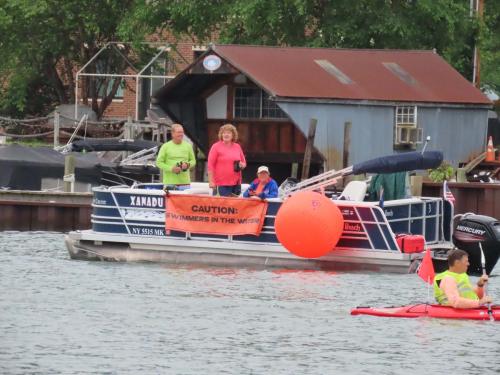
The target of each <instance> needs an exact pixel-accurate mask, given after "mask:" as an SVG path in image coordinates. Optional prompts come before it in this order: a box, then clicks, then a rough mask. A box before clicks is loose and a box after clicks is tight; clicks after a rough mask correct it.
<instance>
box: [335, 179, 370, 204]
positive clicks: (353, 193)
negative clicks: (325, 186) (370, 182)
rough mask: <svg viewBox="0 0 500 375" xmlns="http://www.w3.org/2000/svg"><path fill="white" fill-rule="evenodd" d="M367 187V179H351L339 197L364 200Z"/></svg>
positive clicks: (347, 199) (349, 199) (348, 199)
mask: <svg viewBox="0 0 500 375" xmlns="http://www.w3.org/2000/svg"><path fill="white" fill-rule="evenodd" d="M367 189H368V186H367V184H366V182H365V181H350V182H349V183H348V184H347V185H346V187H345V188H344V190H343V191H342V194H340V196H339V199H340V200H346V201H356V202H362V201H363V200H364V199H365V195H366V190H367Z"/></svg>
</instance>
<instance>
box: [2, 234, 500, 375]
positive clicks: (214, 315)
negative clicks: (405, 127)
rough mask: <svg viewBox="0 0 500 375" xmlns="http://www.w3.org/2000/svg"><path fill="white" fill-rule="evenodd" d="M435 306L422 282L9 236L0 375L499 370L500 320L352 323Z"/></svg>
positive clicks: (496, 292)
mask: <svg viewBox="0 0 500 375" xmlns="http://www.w3.org/2000/svg"><path fill="white" fill-rule="evenodd" d="M495 273H496V274H498V270H496V272H495ZM490 284H491V286H490V294H491V295H492V296H493V297H494V299H495V301H497V303H498V301H500V278H499V277H496V278H495V277H493V278H492V279H491V283H490ZM426 298H427V289H426V284H425V283H424V282H422V281H421V280H420V279H419V278H418V277H417V276H415V275H390V274H349V273H329V272H319V271H314V272H304V271H302V272H301V271H284V270H259V271H256V270H249V269H231V268H208V267H205V268H200V267H178V266H166V265H160V264H143V263H140V264H139V263H107V262H86V261H73V260H70V259H69V257H68V255H67V253H66V250H65V248H64V244H63V235H62V234H57V233H38V232H37V233H33V232H32V233H16V232H0V373H2V374H59V373H63V374H364V373H366V374H425V373H430V372H431V371H433V372H437V373H443V371H444V372H446V373H450V374H451V373H462V374H483V375H484V374H494V373H500V366H499V365H500V324H499V323H491V322H474V321H452V320H432V319H389V318H385V319H384V318H375V317H359V316H358V317H353V316H350V315H349V311H350V309H351V308H352V307H355V306H357V305H364V306H367V305H379V306H384V305H401V304H408V303H412V302H421V301H425V300H426Z"/></svg>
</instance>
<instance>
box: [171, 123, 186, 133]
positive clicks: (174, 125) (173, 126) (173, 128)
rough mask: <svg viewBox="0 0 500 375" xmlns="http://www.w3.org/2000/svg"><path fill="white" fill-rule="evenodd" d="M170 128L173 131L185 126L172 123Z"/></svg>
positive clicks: (182, 128)
mask: <svg viewBox="0 0 500 375" xmlns="http://www.w3.org/2000/svg"><path fill="white" fill-rule="evenodd" d="M170 129H171V131H172V132H174V131H175V130H177V129H181V130H184V127H183V126H182V125H181V124H172V126H171V127H170Z"/></svg>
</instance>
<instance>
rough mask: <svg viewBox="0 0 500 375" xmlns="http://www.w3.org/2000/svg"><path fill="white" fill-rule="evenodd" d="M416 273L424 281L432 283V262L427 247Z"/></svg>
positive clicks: (433, 274) (433, 273)
mask: <svg viewBox="0 0 500 375" xmlns="http://www.w3.org/2000/svg"><path fill="white" fill-rule="evenodd" d="M417 273H418V276H419V277H420V278H421V279H422V280H424V281H425V282H426V283H429V284H432V283H433V282H434V276H435V272H434V265H433V264H432V258H431V252H430V251H429V248H427V249H426V250H425V255H424V259H422V263H420V267H419V268H418V271H417Z"/></svg>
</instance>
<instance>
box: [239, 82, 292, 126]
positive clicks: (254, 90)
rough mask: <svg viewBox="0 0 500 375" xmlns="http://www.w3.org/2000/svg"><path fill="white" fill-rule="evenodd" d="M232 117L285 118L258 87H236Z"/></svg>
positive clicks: (279, 109)
mask: <svg viewBox="0 0 500 375" xmlns="http://www.w3.org/2000/svg"><path fill="white" fill-rule="evenodd" d="M234 117H235V118H251V119H266V118H269V119H281V118H287V115H286V114H285V112H283V111H282V110H281V108H280V107H278V105H277V104H276V103H275V102H273V101H272V100H270V99H269V95H268V94H267V93H265V92H264V91H263V90H261V89H260V88H258V87H236V89H235V93H234Z"/></svg>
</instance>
